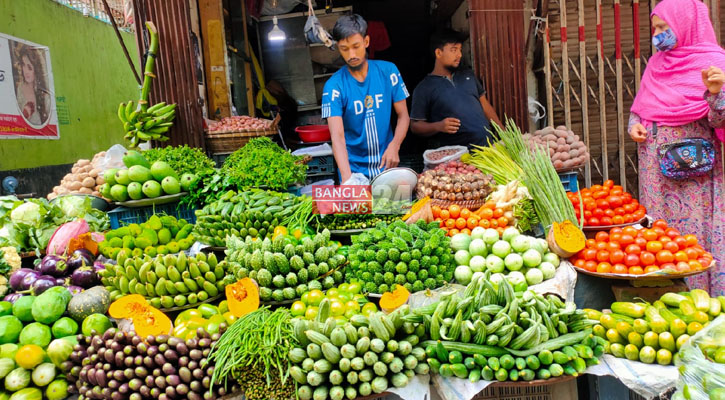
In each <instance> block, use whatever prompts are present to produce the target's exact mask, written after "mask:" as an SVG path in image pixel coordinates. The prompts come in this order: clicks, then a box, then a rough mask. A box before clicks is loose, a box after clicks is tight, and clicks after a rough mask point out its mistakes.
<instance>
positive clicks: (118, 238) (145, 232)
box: [98, 214, 194, 259]
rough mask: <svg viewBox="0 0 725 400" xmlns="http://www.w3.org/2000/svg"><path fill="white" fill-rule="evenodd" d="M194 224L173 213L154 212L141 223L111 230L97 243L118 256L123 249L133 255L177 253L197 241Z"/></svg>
mask: <svg viewBox="0 0 725 400" xmlns="http://www.w3.org/2000/svg"><path fill="white" fill-rule="evenodd" d="M193 229H194V225H192V224H189V223H188V222H186V220H184V219H176V217H174V216H171V215H157V214H154V215H152V216H151V217H150V218H149V219H148V221H146V222H144V223H142V224H129V225H128V226H122V227H120V228H118V229H114V230H112V231H109V232H107V233H106V235H105V239H104V240H103V241H102V242H101V243H99V244H98V250H99V251H100V252H101V254H103V255H104V256H105V257H106V258H111V259H116V257H118V253H119V252H120V251H121V250H124V249H125V250H126V251H127V253H128V254H130V255H132V256H134V257H141V256H143V255H147V256H149V257H156V255H157V254H161V255H164V254H175V253H178V252H179V251H181V250H187V249H189V248H190V247H191V245H192V244H194V236H193V235H192V234H191V231H192V230H193Z"/></svg>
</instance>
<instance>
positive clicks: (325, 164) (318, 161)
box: [307, 155, 335, 176]
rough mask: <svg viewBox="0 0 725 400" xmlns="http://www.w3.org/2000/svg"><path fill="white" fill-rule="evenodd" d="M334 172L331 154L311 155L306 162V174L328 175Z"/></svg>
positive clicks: (333, 159) (333, 160)
mask: <svg viewBox="0 0 725 400" xmlns="http://www.w3.org/2000/svg"><path fill="white" fill-rule="evenodd" d="M333 173H335V158H334V157H333V156H331V155H330V156H322V157H312V161H310V162H308V163H307V175H308V176H309V175H330V174H333Z"/></svg>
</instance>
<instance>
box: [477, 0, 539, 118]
mask: <svg viewBox="0 0 725 400" xmlns="http://www.w3.org/2000/svg"><path fill="white" fill-rule="evenodd" d="M468 10H469V13H470V24H471V49H472V51H473V62H474V68H475V71H476V74H477V75H478V76H479V78H480V79H481V80H482V81H483V82H484V83H485V85H486V92H487V96H488V100H489V102H491V105H493V108H494V109H495V110H496V112H497V113H498V115H499V117H500V118H502V119H503V118H504V116H507V117H510V118H513V119H514V120H515V121H516V123H517V124H518V125H519V126H521V127H528V126H529V121H528V112H527V109H528V106H527V104H528V94H527V87H526V54H525V51H524V46H525V44H526V43H525V42H526V38H525V36H524V4H523V0H468Z"/></svg>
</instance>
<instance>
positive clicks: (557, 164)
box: [553, 160, 564, 169]
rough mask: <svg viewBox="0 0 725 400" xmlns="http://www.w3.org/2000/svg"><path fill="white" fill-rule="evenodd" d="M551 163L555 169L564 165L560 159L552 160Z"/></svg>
mask: <svg viewBox="0 0 725 400" xmlns="http://www.w3.org/2000/svg"><path fill="white" fill-rule="evenodd" d="M553 164H554V168H556V169H561V168H563V167H564V162H563V161H561V160H556V161H554V162H553Z"/></svg>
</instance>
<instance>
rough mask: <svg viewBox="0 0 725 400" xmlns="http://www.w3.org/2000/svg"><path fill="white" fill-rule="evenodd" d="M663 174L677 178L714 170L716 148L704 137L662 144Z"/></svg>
mask: <svg viewBox="0 0 725 400" xmlns="http://www.w3.org/2000/svg"><path fill="white" fill-rule="evenodd" d="M657 152H658V154H659V157H660V171H662V175H664V176H666V177H668V178H670V179H675V180H682V179H688V178H693V177H697V176H702V175H706V174H708V173H709V172H710V171H712V168H713V165H714V164H715V148H714V147H713V145H712V143H710V142H709V141H707V140H706V139H703V138H688V139H682V140H678V141H676V142H673V143H667V144H663V145H660V146H659V147H658V149H657Z"/></svg>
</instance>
